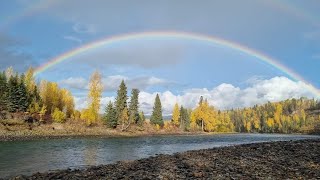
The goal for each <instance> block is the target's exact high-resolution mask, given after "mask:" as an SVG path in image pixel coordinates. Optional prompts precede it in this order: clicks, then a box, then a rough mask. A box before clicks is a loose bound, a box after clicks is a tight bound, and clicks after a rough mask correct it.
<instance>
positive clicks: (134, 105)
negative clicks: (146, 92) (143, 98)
mask: <svg viewBox="0 0 320 180" xmlns="http://www.w3.org/2000/svg"><path fill="white" fill-rule="evenodd" d="M129 118H130V121H131V122H133V123H135V124H137V123H138V121H139V90H138V89H132V91H131V99H130V103H129Z"/></svg>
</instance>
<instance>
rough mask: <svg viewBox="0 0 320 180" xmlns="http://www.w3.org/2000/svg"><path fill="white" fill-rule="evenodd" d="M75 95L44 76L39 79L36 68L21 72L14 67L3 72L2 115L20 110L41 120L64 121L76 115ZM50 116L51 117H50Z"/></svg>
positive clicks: (0, 85)
mask: <svg viewBox="0 0 320 180" xmlns="http://www.w3.org/2000/svg"><path fill="white" fill-rule="evenodd" d="M74 107H75V105H74V99H73V96H72V94H71V92H70V91H68V90H67V89H61V88H60V87H59V86H58V84H57V83H55V82H49V81H45V80H42V81H41V82H40V83H37V82H36V80H35V78H34V69H33V68H32V67H30V68H29V69H28V70H27V71H26V73H22V74H19V73H17V72H15V71H14V69H13V68H12V67H9V68H7V69H6V70H5V71H2V72H1V73H0V118H1V119H5V118H8V117H7V116H8V115H9V116H10V115H14V114H18V115H19V114H20V116H19V117H23V115H24V114H27V115H28V116H29V117H33V118H35V119H38V120H39V121H43V122H44V121H45V120H51V119H53V120H54V121H57V122H64V121H65V120H66V119H67V118H70V117H72V116H73V115H74ZM49 117H50V118H49Z"/></svg>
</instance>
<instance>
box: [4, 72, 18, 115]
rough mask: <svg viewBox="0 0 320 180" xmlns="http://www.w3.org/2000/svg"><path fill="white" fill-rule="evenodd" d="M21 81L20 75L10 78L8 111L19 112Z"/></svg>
mask: <svg viewBox="0 0 320 180" xmlns="http://www.w3.org/2000/svg"><path fill="white" fill-rule="evenodd" d="M18 92H19V81H18V75H16V76H10V78H9V81H8V94H7V109H8V111H9V112H17V111H19V99H18Z"/></svg>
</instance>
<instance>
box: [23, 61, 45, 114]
mask: <svg viewBox="0 0 320 180" xmlns="http://www.w3.org/2000/svg"><path fill="white" fill-rule="evenodd" d="M24 83H25V85H26V89H27V92H28V99H29V103H30V104H29V107H28V111H29V112H30V113H38V112H39V111H40V110H41V109H40V108H41V105H42V104H41V99H40V95H39V91H38V88H37V84H36V81H35V79H34V69H33V68H32V67H30V68H29V69H28V70H27V72H26V74H25V77H24Z"/></svg>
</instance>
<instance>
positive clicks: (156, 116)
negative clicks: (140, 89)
mask: <svg viewBox="0 0 320 180" xmlns="http://www.w3.org/2000/svg"><path fill="white" fill-rule="evenodd" d="M150 122H151V123H152V124H154V125H156V124H158V125H159V126H161V127H162V126H163V117H162V106H161V101H160V98H159V94H157V96H156V98H155V102H154V106H153V111H152V115H151V118H150Z"/></svg>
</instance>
